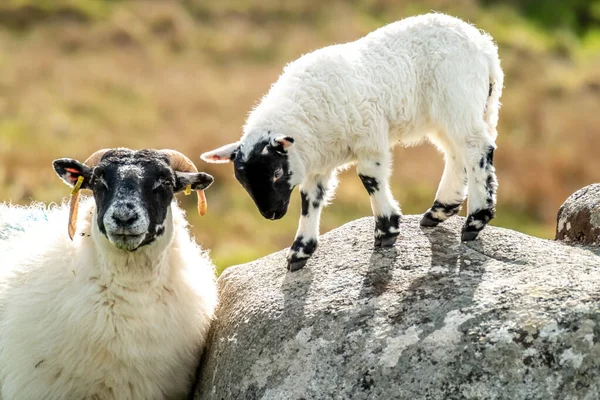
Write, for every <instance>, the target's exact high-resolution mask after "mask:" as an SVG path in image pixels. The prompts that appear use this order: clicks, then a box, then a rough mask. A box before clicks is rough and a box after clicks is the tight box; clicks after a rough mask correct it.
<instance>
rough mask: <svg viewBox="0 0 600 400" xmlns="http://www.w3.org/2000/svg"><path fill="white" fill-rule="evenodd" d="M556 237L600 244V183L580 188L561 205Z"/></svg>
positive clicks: (581, 242) (587, 243) (577, 242)
mask: <svg viewBox="0 0 600 400" xmlns="http://www.w3.org/2000/svg"><path fill="white" fill-rule="evenodd" d="M556 239H557V240H562V241H565V242H569V243H576V244H586V245H600V183H596V184H593V185H589V186H586V187H584V188H582V189H579V190H578V191H576V192H575V193H573V194H572V195H571V196H569V198H568V199H567V200H566V201H565V202H564V203H563V205H562V206H560V209H559V210H558V217H557V224H556Z"/></svg>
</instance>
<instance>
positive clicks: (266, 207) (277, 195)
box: [233, 141, 294, 219]
mask: <svg viewBox="0 0 600 400" xmlns="http://www.w3.org/2000/svg"><path fill="white" fill-rule="evenodd" d="M233 166H234V173H235V177H236V179H237V180H238V181H239V182H240V183H241V184H242V186H243V187H244V189H246V191H247V192H248V194H250V197H252V200H254V203H255V204H256V206H257V207H258V210H259V211H260V213H261V214H262V216H263V217H265V218H268V219H279V218H281V217H283V216H284V215H285V213H286V212H287V209H288V205H289V203H290V196H291V194H292V190H293V189H294V188H293V187H292V186H290V176H291V173H290V168H289V161H288V155H287V153H286V152H285V150H284V149H283V147H281V146H277V145H275V146H273V145H272V144H269V142H268V141H263V142H259V143H257V144H256V145H255V146H254V148H253V149H252V150H251V151H250V152H249V153H248V154H245V155H242V153H241V152H239V151H238V152H237V154H236V155H235V158H234V160H233Z"/></svg>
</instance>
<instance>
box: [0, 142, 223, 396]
mask: <svg viewBox="0 0 600 400" xmlns="http://www.w3.org/2000/svg"><path fill="white" fill-rule="evenodd" d="M54 169H55V171H56V173H57V174H58V175H59V176H60V177H61V178H62V179H63V180H64V181H65V182H66V183H67V184H69V185H70V186H75V188H76V189H75V192H77V190H78V189H79V187H81V188H83V189H90V190H92V191H93V198H86V199H84V200H83V201H82V202H81V203H80V201H79V192H77V193H75V194H73V195H72V197H71V204H70V206H71V207H70V209H69V208H67V207H66V206H62V207H57V208H54V209H51V210H49V211H47V212H46V213H45V215H44V218H40V219H38V220H37V221H36V222H33V223H31V222H28V223H31V224H33V225H32V226H30V227H29V228H28V229H25V231H24V232H22V233H21V234H20V235H18V236H17V238H16V239H15V240H16V241H18V242H17V243H12V246H7V248H8V249H9V253H8V254H3V255H2V256H3V259H2V268H1V271H0V393H1V395H0V398H1V399H3V400H16V399H18V400H39V399H45V400H53V399H57V400H58V399H90V400H91V399H97V400H105V399H114V400H129V399H131V400H133V399H184V398H186V395H187V393H188V391H189V390H190V387H191V384H192V380H193V377H194V374H195V367H196V365H197V363H198V361H199V359H200V354H201V351H202V348H203V344H204V340H205V337H206V334H207V330H208V326H209V323H210V321H211V318H212V316H213V311H214V308H215V305H216V302H217V291H216V285H215V278H214V266H213V264H212V263H211V261H210V259H209V258H208V256H207V255H206V254H205V252H204V251H203V250H202V249H201V248H200V247H199V246H198V245H196V243H195V242H194V240H193V239H192V238H191V237H190V234H189V232H188V228H187V222H186V219H185V217H184V213H183V211H182V210H181V209H180V208H179V207H178V206H177V205H176V204H175V202H174V201H173V198H174V194H175V193H177V192H180V191H182V190H185V189H188V191H189V190H190V189H193V190H199V191H201V190H204V189H206V188H207V187H208V186H209V185H210V184H211V183H212V181H213V178H212V177H211V176H210V175H208V174H205V173H201V172H197V170H196V168H195V166H194V164H193V163H192V162H191V161H190V160H189V159H188V158H187V157H185V156H184V155H183V154H181V153H179V152H176V151H173V150H161V151H157V150H139V151H133V150H128V149H112V150H111V149H109V150H100V151H98V152H95V153H94V154H92V155H91V156H90V157H89V158H88V159H87V160H86V161H85V162H84V163H80V162H79V161H77V160H74V159H67V158H63V159H59V160H56V161H54ZM199 195H201V197H200V198H203V194H201V193H199ZM201 206H202V207H203V208H204V207H205V206H204V203H203V202H202V201H201ZM2 211H3V212H10V211H11V208H10V207H9V208H4V209H3V210H2ZM78 211H79V212H78ZM46 219H47V220H46ZM67 219H68V227H69V235H70V236H71V237H72V240H70V239H69V238H68V237H67V235H66V233H65V234H63V232H64V229H65V228H66V227H67Z"/></svg>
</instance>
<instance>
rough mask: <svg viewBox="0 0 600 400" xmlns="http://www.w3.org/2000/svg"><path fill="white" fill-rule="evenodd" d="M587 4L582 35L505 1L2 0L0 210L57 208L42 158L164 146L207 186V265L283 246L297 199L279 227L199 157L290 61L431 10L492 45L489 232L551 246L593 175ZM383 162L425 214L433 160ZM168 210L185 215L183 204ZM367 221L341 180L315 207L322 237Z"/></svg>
mask: <svg viewBox="0 0 600 400" xmlns="http://www.w3.org/2000/svg"><path fill="white" fill-rule="evenodd" d="M580 3H581V2H580ZM597 3H598V2H596V3H594V4H592V5H591V6H590V10H591V11H590V12H591V13H592V19H591V21H592V22H591V23H589V21H588V25H586V26H587V28H586V29H575V28H573V26H576V27H578V26H580V25H581V23H578V22H577V21H575V23H574V24H575V25H572V24H571V25H569V24H563V25H560V24H559V25H558V26H557V25H556V24H554V25H553V23H552V20H550V23H548V22H547V21H548V19H547V18H546V19H544V18H538V19H536V18H532V16H531V11H530V10H529V11H528V9H523V10H521V9H517V8H515V7H513V6H511V4H513V3H511V2H507V3H506V4H505V5H497V4H496V2H489V1H488V2H482V3H480V2H478V1H475V0H461V1H444V0H432V1H424V2H416V1H404V0H399V1H398V0H396V1H392V0H355V1H335V0H333V1H330V2H324V1H318V0H307V1H303V0H289V1H267V0H265V1H250V0H222V1H201V0H189V1H183V2H175V1H101V0H62V1H59V0H7V1H4V2H2V5H0V200H1V201H8V200H10V201H13V202H15V203H22V204H27V203H28V202H29V201H30V200H31V199H35V200H41V201H46V202H52V201H54V202H59V201H61V200H62V199H63V197H65V196H66V195H67V194H68V188H67V187H66V186H64V185H63V184H62V183H61V182H60V181H59V179H58V178H57V177H56V176H55V175H54V173H53V171H52V168H51V162H52V160H53V159H55V158H59V157H74V158H79V159H80V160H83V159H85V158H86V157H87V155H88V154H90V153H91V152H93V151H94V150H96V149H98V148H101V147H116V146H126V147H133V148H162V147H172V148H175V149H177V150H180V151H182V152H184V153H186V154H187V155H188V156H190V157H191V158H193V159H194V160H195V161H196V162H197V165H198V166H199V168H200V169H201V170H204V171H207V172H209V173H211V174H213V175H214V176H215V177H216V179H217V180H216V183H215V184H214V185H213V187H211V188H210V189H209V190H208V191H207V197H208V201H209V212H208V215H207V216H205V217H202V218H200V217H198V216H197V215H194V213H192V212H189V213H188V214H189V217H190V220H191V223H192V225H193V231H194V233H195V235H196V237H197V239H198V241H199V242H200V243H202V244H203V246H205V247H206V248H209V249H211V250H212V255H213V257H214V259H215V261H216V262H217V264H218V266H219V268H220V269H222V268H225V267H227V266H229V265H232V264H237V263H241V262H244V261H248V260H251V259H254V258H257V257H259V256H262V255H265V254H268V253H271V252H273V251H276V250H279V249H281V248H284V247H287V246H289V245H290V244H291V241H292V239H293V235H294V233H295V229H296V226H297V219H298V216H299V211H298V210H299V199H298V198H295V199H294V202H293V204H292V206H291V208H290V211H289V213H288V215H287V216H286V217H285V218H284V219H282V220H280V221H276V222H272V221H267V220H265V219H263V218H262V217H261V216H260V215H259V213H258V211H257V210H256V209H255V207H254V205H253V203H252V202H251V200H250V198H249V197H248V196H247V195H246V193H245V192H243V190H242V189H241V187H240V186H239V185H238V184H237V183H236V182H235V180H234V179H233V176H232V170H231V166H214V165H207V164H204V163H203V162H201V161H200V160H199V158H198V155H199V154H200V153H201V152H203V151H206V150H210V149H212V148H214V147H217V146H220V145H222V144H225V143H227V142H229V141H233V140H235V139H236V138H238V137H239V135H240V133H241V127H242V125H243V123H244V119H245V117H246V115H247V113H248V111H249V110H251V109H252V107H253V105H255V104H256V102H257V101H258V100H259V99H260V97H261V96H262V95H263V94H264V93H265V92H266V91H267V90H268V88H269V86H270V85H271V84H272V83H273V82H274V81H275V80H276V79H277V76H278V74H279V73H280V72H281V70H282V68H283V66H284V65H285V64H286V63H287V62H289V61H291V60H293V59H295V58H297V57H299V56H300V55H301V54H303V53H306V52H309V51H311V50H313V49H316V48H319V47H321V46H325V45H328V44H332V43H341V42H346V41H350V40H354V39H356V38H358V37H360V36H362V35H364V34H366V33H367V32H369V31H371V30H373V29H376V28H377V27H380V26H382V25H384V24H385V23H388V22H392V21H394V20H396V19H400V18H403V17H406V16H409V15H414V14H418V13H423V12H427V11H429V10H432V9H433V10H438V11H444V12H448V13H451V14H453V15H456V16H459V17H461V18H464V19H467V20H469V21H471V22H473V23H475V24H477V26H478V27H479V28H482V29H484V30H486V31H488V32H490V33H491V34H492V35H493V36H494V37H495V39H496V40H497V42H498V44H499V46H500V56H501V59H502V63H503V64H502V65H503V68H504V71H505V74H506V79H505V90H504V96H503V98H502V102H503V108H502V110H501V113H500V126H499V138H498V151H497V156H496V160H497V161H496V167H497V171H498V178H499V182H500V188H499V192H498V217H497V219H496V220H494V221H493V225H498V226H503V227H507V228H511V229H516V230H519V231H522V232H526V233H529V234H532V235H536V236H540V237H546V238H551V237H553V234H554V226H555V218H556V212H557V210H558V207H559V206H560V204H561V203H562V202H563V201H564V199H565V198H566V197H567V196H568V195H569V194H571V193H572V192H573V191H575V190H576V189H578V188H580V187H582V186H584V185H586V184H589V183H592V182H597V181H599V180H600V157H598V151H599V150H600V29H599V28H598V26H597V25H595V24H596V22H597V21H598V20H599V19H598V18H599V16H600V6H598V4H597ZM517 4H518V2H517ZM590 4H591V3H590ZM557 10H558V9H557ZM557 12H558V11H557ZM534 15H535V14H534ZM564 15H567V14H564ZM574 15H576V16H577V15H579V14H577V13H575V14H574ZM594 18H595V19H594ZM586 21H587V20H586ZM394 157H395V164H394V167H395V173H394V175H393V191H394V194H395V196H396V198H397V199H398V200H399V201H400V203H401V205H402V207H403V211H404V212H405V213H422V212H424V211H425V210H426V209H427V207H428V206H429V205H430V203H431V201H432V200H433V196H434V194H435V190H436V187H437V184H438V181H439V178H440V176H441V173H442V168H443V162H442V157H441V156H440V155H439V154H436V151H435V150H434V149H433V148H432V146H429V145H426V144H425V145H423V146H419V147H416V148H408V149H404V148H397V149H396V150H395V155H394ZM294 197H299V196H298V195H296V196H294ZM181 201H182V202H183V203H184V204H185V206H186V208H188V210H190V211H191V210H193V199H191V197H189V198H188V197H186V198H181ZM370 214H371V211H370V206H369V201H368V197H367V195H366V193H365V192H364V189H363V188H362V186H361V185H360V182H359V180H358V179H357V178H356V176H355V171H354V170H353V169H351V170H350V171H347V172H345V173H343V174H342V175H341V183H340V185H339V188H338V191H337V196H336V200H335V201H334V204H333V205H332V206H330V207H328V208H327V209H325V211H324V216H323V221H322V232H325V231H327V230H330V229H332V228H334V227H336V226H338V225H340V224H342V223H344V222H347V221H350V220H353V219H355V218H358V217H361V216H365V215H370ZM65 232H66V227H65ZM65 234H66V233H65Z"/></svg>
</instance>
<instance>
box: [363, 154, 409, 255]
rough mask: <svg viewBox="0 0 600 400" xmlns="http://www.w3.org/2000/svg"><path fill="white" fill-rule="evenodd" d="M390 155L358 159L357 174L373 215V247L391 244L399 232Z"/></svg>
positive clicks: (398, 212)
mask: <svg viewBox="0 0 600 400" xmlns="http://www.w3.org/2000/svg"><path fill="white" fill-rule="evenodd" d="M390 164H391V160H390V155H389V154H382V155H380V156H379V157H372V158H369V159H360V160H359V161H358V165H357V170H358V176H359V177H360V180H361V181H362V183H363V185H364V186H365V189H366V190H367V193H369V198H370V200H371V208H372V209H373V215H374V216H375V247H390V246H393V245H394V243H395V242H396V239H397V238H398V234H399V233H400V229H399V225H400V215H401V212H400V207H399V206H398V203H397V202H396V200H394V197H393V196H392V191H391V190H390V184H389V179H390Z"/></svg>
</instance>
